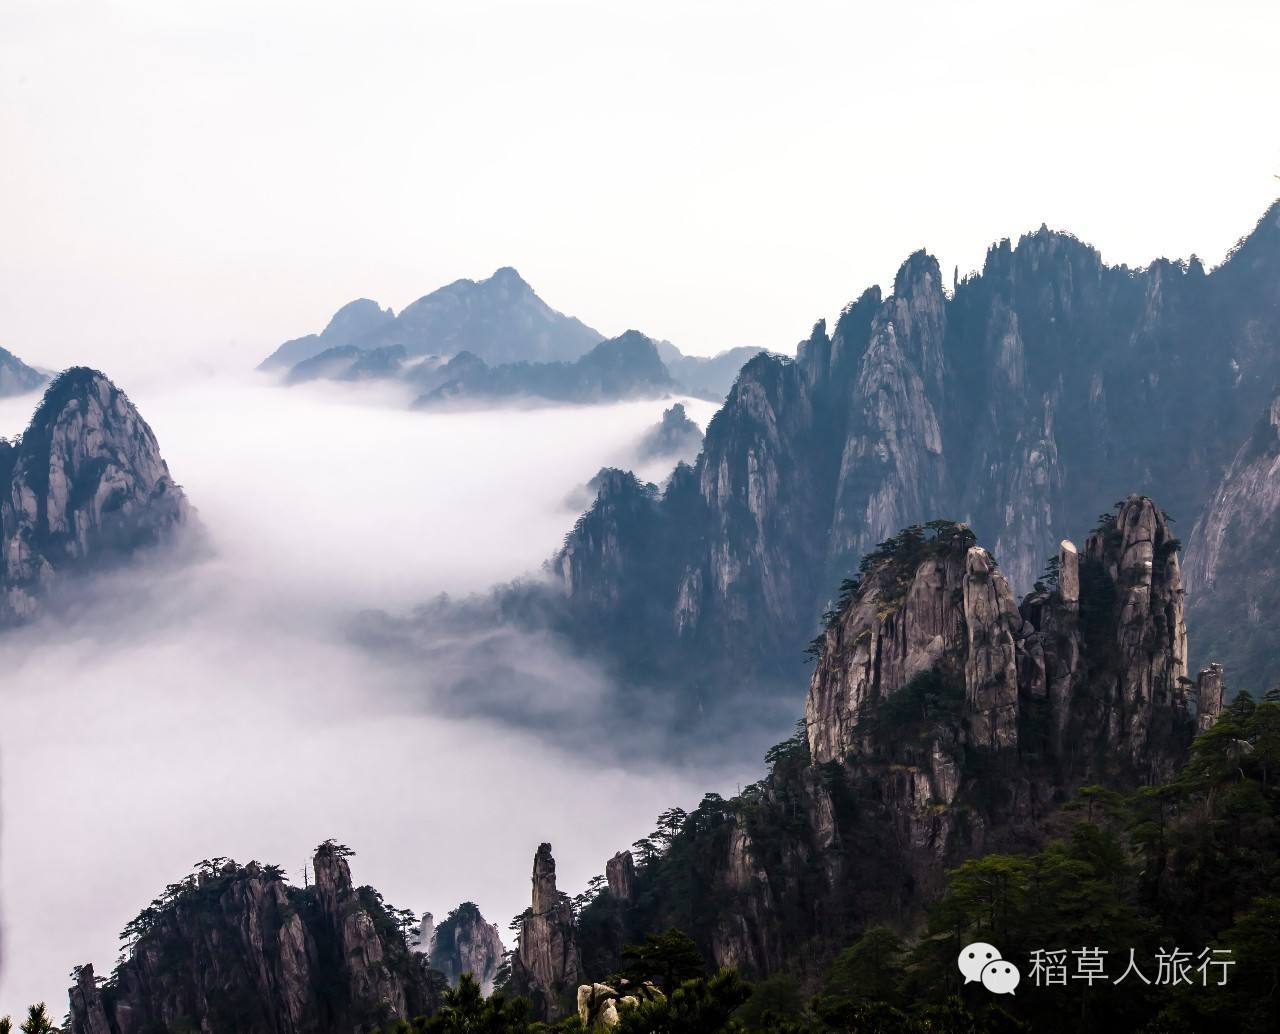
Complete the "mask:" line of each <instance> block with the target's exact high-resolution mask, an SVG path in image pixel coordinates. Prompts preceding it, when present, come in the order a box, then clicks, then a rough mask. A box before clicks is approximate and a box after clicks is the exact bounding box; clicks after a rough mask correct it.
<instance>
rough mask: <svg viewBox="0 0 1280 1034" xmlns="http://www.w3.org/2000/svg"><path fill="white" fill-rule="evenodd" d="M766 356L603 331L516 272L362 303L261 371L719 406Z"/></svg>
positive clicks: (575, 398)
mask: <svg viewBox="0 0 1280 1034" xmlns="http://www.w3.org/2000/svg"><path fill="white" fill-rule="evenodd" d="M758 351H759V349H752V348H734V349H729V350H728V351H725V352H721V353H720V354H718V355H716V356H713V357H710V358H704V357H702V356H686V355H684V354H682V353H681V351H680V349H678V348H677V347H676V346H675V345H673V344H671V342H669V341H659V342H654V341H651V340H650V339H649V338H647V337H645V336H644V335H643V334H640V333H639V332H638V331H628V332H627V333H626V334H623V335H621V336H620V337H617V338H613V339H611V340H609V341H606V340H605V338H604V335H602V334H600V333H599V332H598V331H595V330H592V329H591V328H590V327H588V326H586V325H585V324H583V323H581V322H580V321H578V320H576V319H574V318H573V317H571V316H565V315H563V314H562V313H559V312H556V311H555V310H554V309H552V308H551V307H550V306H548V305H547V304H546V303H545V302H544V301H543V300H542V299H541V298H539V297H538V296H537V294H535V293H534V290H533V288H532V287H530V286H529V284H528V283H526V282H525V281H524V280H523V279H522V278H521V276H520V274H519V273H517V272H516V271H515V270H514V269H511V268H509V267H508V268H503V269H499V270H498V271H497V272H496V273H494V274H493V276H491V277H490V278H489V279H487V280H481V281H474V280H458V281H456V282H455V283H452V284H449V285H448V286H447V287H442V288H440V289H439V290H438V291H434V292H432V293H431V294H429V295H426V296H425V297H423V298H420V299H418V300H417V301H416V302H414V303H413V304H412V305H410V306H408V307H407V308H405V309H404V310H402V311H401V312H400V314H399V315H398V316H397V315H396V314H395V313H393V312H392V310H390V309H383V308H381V307H380V306H379V305H378V304H377V303H376V302H372V301H370V300H369V299H367V298H361V299H358V300H356V301H353V302H349V303H347V304H346V305H344V306H343V307H342V308H341V309H339V310H338V311H337V312H336V313H335V314H334V316H333V318H332V319H331V320H330V321H329V323H328V325H327V326H326V327H325V329H324V330H323V331H321V332H320V333H319V334H309V335H307V336H306V337H301V338H295V339H294V340H292V341H286V342H285V343H284V344H283V345H281V346H280V347H279V348H277V349H276V350H275V352H273V353H272V354H271V355H270V356H268V357H267V358H266V359H265V360H263V362H262V363H261V365H260V366H259V369H260V370H265V371H283V372H284V374H285V377H284V380H285V382H286V383H287V384H301V383H304V382H306V381H314V380H337V381H365V380H396V381H403V382H406V383H408V384H409V385H411V386H413V387H415V388H417V389H418V390H419V392H420V393H421V397H420V398H419V405H421V406H434V405H439V404H441V403H447V402H450V401H465V402H490V403H491V402H494V401H498V400H503V399H507V400H509V399H512V398H532V399H542V400H546V401H551V402H572V403H582V402H609V401H617V400H620V399H627V398H651V397H661V395H663V394H666V393H668V392H672V391H676V390H680V391H685V392H687V393H690V394H693V395H698V396H701V397H705V398H711V399H715V400H717V401H718V400H720V399H722V398H724V396H725V393H726V392H727V391H728V390H729V387H730V385H731V384H732V383H733V379H734V377H735V376H736V375H737V372H738V370H739V368H740V367H741V366H742V364H743V363H744V362H746V361H747V359H749V358H750V357H751V356H753V355H755V354H756V352H758Z"/></svg>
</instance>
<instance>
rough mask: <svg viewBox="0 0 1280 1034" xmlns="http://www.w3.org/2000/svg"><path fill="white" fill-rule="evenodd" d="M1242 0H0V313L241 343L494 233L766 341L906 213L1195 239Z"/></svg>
mask: <svg viewBox="0 0 1280 1034" xmlns="http://www.w3.org/2000/svg"><path fill="white" fill-rule="evenodd" d="M1277 39H1280V5H1277V4H1275V3H1274V2H1265V3H1264V2H1259V3H1243V2H1219V3H1216V4H1214V5H1212V6H1208V5H1205V4H1203V3H1181V2H1170V0H1161V2H1153V3H1148V2H1125V0H1106V2H1104V3H1089V2H1078V3H1058V4H1053V5H1048V4H1029V3H1026V2H1025V0H1017V2H1010V3H955V2H947V3H941V2H939V3H934V2H913V3H895V4H887V3H886V4H876V5H871V4H866V3H862V4H855V3H848V2H843V3H820V2H809V3H795V2H793V3H786V4H781V3H776V2H770V3H755V2H743V0H732V2H699V0H683V2H679V3H658V2H649V3H645V4H621V3H602V2H600V0H586V2H558V3H553V2H540V3H528V2H526V3H515V2H502V0H468V2H466V3H462V2H458V3H448V4H443V3H428V2H365V3H361V4H354V3H334V2H328V0H305V2H298V3H289V2H282V0H275V2H266V0H251V2H249V0H219V2H216V3H213V2H207V0H183V2H181V3H173V2H172V0H131V2H102V0H4V3H3V5H0V344H3V345H5V346H7V347H9V348H11V349H12V350H14V351H15V352H17V353H18V354H19V355H21V356H23V357H25V358H27V359H28V360H29V361H32V362H37V363H42V364H44V365H47V366H51V367H53V366H60V365H65V364H67V363H70V362H73V361H76V362H88V363H91V364H94V365H98V366H101V367H102V368H104V369H106V370H107V372H108V373H112V374H113V375H114V376H117V377H119V376H121V375H122V374H128V373H129V372H131V371H132V370H135V369H139V368H142V367H145V366H151V365H152V364H155V363H159V362H163V363H165V364H170V365H171V364H174V363H175V362H177V361H184V362H185V361H188V360H191V359H197V360H198V361H200V362H210V361H213V362H216V363H218V364H219V365H222V364H224V363H227V364H247V363H250V362H254V361H256V360H257V359H258V358H260V357H261V356H262V355H263V354H265V352H266V351H267V350H269V349H270V348H272V347H274V346H275V345H276V344H277V343H278V342H279V341H281V340H282V339H284V338H287V337H291V336H295V335H297V334H301V333H304V332H307V331H310V330H318V329H319V328H320V327H321V326H322V325H323V324H324V322H325V320H326V319H327V318H328V316H329V314H330V313H331V312H332V311H333V310H334V309H336V308H337V307H338V305H340V304H341V303H343V302H345V301H347V300H349V299H351V298H353V297H357V296H361V295H365V296H369V297H373V298H375V299H377V300H378V301H380V302H382V303H383V304H384V305H392V306H394V307H395V308H396V309H397V310H398V309H399V308H401V307H403V306H404V305H405V304H407V303H408V302H410V301H411V300H413V299H414V298H416V297H418V296H420V295H421V294H424V293H426V292H427V291H429V290H431V289H433V288H435V287H437V286H439V285H440V284H443V283H446V282H448V281H450V280H452V279H455V278H457V277H460V276H470V277H481V276H485V275H488V274H489V273H490V272H491V271H492V270H493V269H494V268H496V267H497V266H500V265H504V264H512V265H515V266H516V267H517V268H519V269H520V271H521V272H522V273H523V274H524V275H525V277H526V278H527V279H528V280H529V281H530V282H531V283H532V284H533V285H534V287H535V288H536V289H537V290H538V291H539V292H540V293H541V294H542V296H543V297H544V298H545V299H546V300H547V301H548V302H550V303H551V304H552V305H554V306H555V307H557V308H560V309H562V310H563V311H567V312H571V313H573V314H575V315H577V316H579V317H580V318H582V319H583V320H585V321H587V322H588V323H591V324H592V325H594V326H596V327H597V328H598V329H600V330H601V331H603V332H606V333H616V332H620V331H622V330H623V329H625V328H627V327H630V326H637V327H639V328H641V329H643V330H645V331H647V332H648V333H651V334H654V335H656V336H663V337H668V338H670V339H671V340H673V341H675V342H676V343H677V344H679V345H680V346H681V347H682V348H685V349H686V350H688V351H693V352H712V351H716V350H718V349H721V348H725V347H729V346H733V345H740V344H756V345H764V346H769V347H774V348H779V349H785V348H790V347H792V346H793V345H794V343H795V341H796V340H798V339H799V338H800V337H802V336H803V335H804V334H805V332H806V331H807V328H808V326H809V325H810V324H811V323H812V321H813V320H814V319H816V318H818V317H820V316H824V315H826V316H831V315H833V314H834V313H835V312H836V311H838V309H839V308H840V306H841V305H842V304H843V303H845V302H846V301H848V300H850V299H851V298H852V297H854V296H856V295H857V294H858V293H859V292H860V291H861V290H862V288H863V287H865V286H866V285H868V284H869V283H871V282H877V281H879V282H882V283H884V282H886V281H887V280H888V278H889V277H891V276H892V274H893V272H894V270H895V268H896V267H897V265H898V263H899V262H900V261H901V260H902V259H903V258H904V257H905V256H906V255H907V254H908V253H909V252H910V251H912V250H913V249H915V248H917V247H920V246H924V245H927V246H928V247H929V248H930V250H932V251H933V252H934V253H935V254H937V255H938V256H939V258H940V259H941V261H942V263H943V266H944V268H945V269H946V270H948V271H950V269H951V267H952V266H953V265H956V264H958V265H959V266H960V267H961V269H962V270H965V269H968V268H972V267H974V266H976V265H978V264H979V263H980V261H981V258H982V254H983V252H984V250H985V247H986V245H987V244H988V242H990V241H991V240H994V239H996V238H998V237H1000V236H1004V235H1016V234H1018V233H1020V232H1023V231H1024V230H1027V229H1031V228H1034V227H1036V226H1038V225H1039V224H1040V223H1041V222H1048V223H1049V224H1050V225H1051V226H1055V227H1060V228H1067V229H1070V230H1072V231H1073V232H1075V233H1076V234H1077V235H1079V236H1081V237H1083V238H1085V239H1087V240H1090V241H1092V242H1093V243H1095V244H1097V245H1098V246H1099V247H1101V248H1102V249H1103V252H1104V254H1105V255H1106V256H1107V257H1108V258H1109V259H1111V260H1116V261H1128V262H1131V263H1141V262H1145V261H1146V260H1148V259H1149V258H1151V257H1152V256H1154V255H1157V254H1168V255H1170V256H1185V255H1187V254H1189V253H1191V252H1193V251H1195V252H1198V253H1200V254H1201V255H1203V256H1205V257H1206V258H1208V259H1209V260H1211V261H1217V260H1218V259H1220V258H1221V256H1222V254H1223V253H1224V251H1225V250H1226V249H1227V247H1229V246H1230V244H1231V243H1232V242H1233V241H1234V240H1235V239H1236V238H1238V237H1239V236H1241V235H1242V234H1244V233H1245V232H1246V231H1248V230H1249V229H1250V228H1251V227H1252V225H1253V223H1254V222H1255V221H1256V219H1257V218H1258V216H1259V215H1260V214H1261V213H1262V211H1263V209H1264V207H1265V206H1266V205H1267V204H1268V203H1269V201H1270V200H1271V199H1272V198H1273V197H1274V196H1275V193H1276V188H1277V183H1276V181H1275V179H1274V178H1273V173H1274V172H1277V171H1280V135H1278V134H1277V112H1280V73H1278V72H1277V66H1276V63H1275V61H1274V47H1275V44H1276V40H1277Z"/></svg>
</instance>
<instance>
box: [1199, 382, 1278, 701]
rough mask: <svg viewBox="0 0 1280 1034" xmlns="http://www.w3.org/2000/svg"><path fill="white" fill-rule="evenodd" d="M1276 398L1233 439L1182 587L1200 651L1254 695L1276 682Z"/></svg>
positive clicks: (1201, 524) (1204, 516) (1259, 693)
mask: <svg viewBox="0 0 1280 1034" xmlns="http://www.w3.org/2000/svg"><path fill="white" fill-rule="evenodd" d="M1278 558H1280V398H1277V399H1275V400H1273V401H1272V403H1271V405H1270V406H1269V407H1268V408H1267V410H1266V412H1265V413H1264V414H1263V416H1262V418H1261V419H1260V420H1259V421H1258V422H1257V424H1256V425H1255V426H1254V429H1253V433H1252V434H1251V435H1250V436H1249V438H1248V439H1247V440H1246V441H1245V443H1244V444H1243V445H1242V446H1241V447H1240V449H1239V451H1238V452H1237V453H1236V455H1235V458H1234V459H1233V460H1232V463H1231V466H1230V467H1228V468H1227V472H1226V473H1225V474H1224V475H1223V477H1222V481H1221V482H1220V483H1219V484H1218V486H1217V488H1216V489H1215V490H1214V493H1213V497H1212V500H1211V502H1210V504H1209V507H1208V509H1207V510H1206V511H1205V512H1204V514H1203V515H1202V516H1201V518H1200V520H1199V521H1197V522H1196V525H1195V528H1194V529H1193V530H1192V532H1191V535H1190V537H1189V539H1188V542H1187V593H1188V603H1189V609H1190V612H1191V614H1192V615H1193V617H1194V619H1195V623H1196V630H1197V633H1198V635H1197V639H1198V640H1199V643H1200V645H1201V646H1202V647H1203V648H1204V655H1205V656H1207V657H1229V658H1231V671H1232V678H1233V680H1234V681H1235V682H1236V684H1237V685H1241V686H1245V687H1248V688H1249V689H1251V690H1253V691H1254V695H1255V696H1259V695H1261V693H1262V692H1264V691H1265V690H1267V689H1269V688H1271V687H1272V686H1273V685H1275V684H1277V683H1278V682H1280V627H1277V624H1276V621H1275V618H1274V615H1275V614H1276V612H1277V608H1278V607H1280V570H1277V559H1278Z"/></svg>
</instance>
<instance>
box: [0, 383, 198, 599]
mask: <svg viewBox="0 0 1280 1034" xmlns="http://www.w3.org/2000/svg"><path fill="white" fill-rule="evenodd" d="M0 490H2V491H3V496H0V538H2V543H0V545H2V547H3V551H4V552H3V568H2V569H0V586H2V587H3V593H4V595H3V599H2V600H0V622H4V621H14V620H18V619H21V618H25V617H29V616H30V615H32V614H33V613H35V611H36V610H37V609H38V607H39V598H40V596H41V595H42V594H43V593H45V592H47V591H48V590H49V589H51V588H52V587H53V586H54V585H55V583H56V582H57V580H58V578H59V577H60V576H61V575H62V574H63V573H65V572H69V571H73V570H83V569H86V568H90V567H100V566H106V565H110V564H112V563H115V562H118V561H119V560H121V559H122V558H124V557H127V556H129V555H130V554H132V553H134V552H135V551H136V550H138V549H140V548H144V547H148V546H153V545H156V544H157V543H160V542H162V541H166V540H169V539H171V538H173V537H174V535H175V534H176V533H177V532H178V531H179V530H180V529H182V528H183V527H184V526H185V525H187V524H188V523H189V522H190V518H191V516H192V513H191V509H190V507H189V505H188V504H187V501H186V497H185V496H184V495H183V493H182V489H180V488H179V487H178V486H177V485H176V484H175V483H174V481H173V479H172V477H170V475H169V468H168V466H167V465H166V464H165V461H164V459H163V458H162V457H161V455H160V447H159V445H158V444H157V442H156V438H155V435H154V434H152V432H151V428H150V427H148V426H147V422H146V421H145V420H143V419H142V416H141V414H140V413H139V412H138V410H137V409H136V408H135V407H134V406H133V404H132V403H131V402H130V401H129V399H128V398H127V397H126V396H125V394H124V392H122V391H120V390H119V389H118V388H117V387H116V386H115V385H114V384H112V383H111V382H110V381H109V380H108V379H107V378H106V377H104V376H103V375H102V374H100V373H98V372H96V371H94V370H88V369H85V368H83V367H75V368H72V369H70V370H66V371H64V372H63V373H61V374H59V375H58V376H57V377H56V378H54V380H53V382H52V383H51V384H50V385H49V388H48V390H47V391H46V392H45V395H44V399H43V401H42V402H41V403H40V406H39V408H37V410H36V412H35V415H34V416H33V417H32V419H31V424H30V426H29V427H28V428H27V430H26V431H25V432H23V434H22V436H21V438H19V439H17V440H16V441H13V442H8V441H0Z"/></svg>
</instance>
